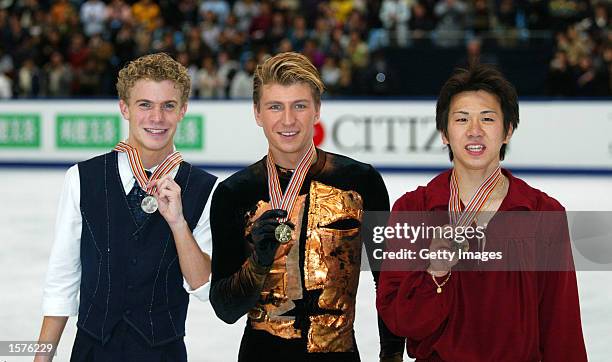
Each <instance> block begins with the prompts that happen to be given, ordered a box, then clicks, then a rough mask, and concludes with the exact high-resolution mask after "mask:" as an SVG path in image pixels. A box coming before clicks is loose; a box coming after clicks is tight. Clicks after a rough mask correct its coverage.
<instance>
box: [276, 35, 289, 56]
mask: <svg viewBox="0 0 612 362" xmlns="http://www.w3.org/2000/svg"><path fill="white" fill-rule="evenodd" d="M291 51H293V45H292V44H291V40H289V39H287V38H283V39H282V40H281V41H280V43H279V44H278V48H277V51H276V52H277V53H286V52H291Z"/></svg>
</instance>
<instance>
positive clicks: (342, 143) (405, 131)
mask: <svg viewBox="0 0 612 362" xmlns="http://www.w3.org/2000/svg"><path fill="white" fill-rule="evenodd" d="M331 138H332V142H333V144H334V146H335V147H336V148H337V149H338V150H339V151H341V152H345V153H349V154H350V153H352V152H366V153H374V152H385V153H404V154H406V153H435V154H438V153H442V152H444V150H443V148H442V147H440V135H439V134H438V131H437V130H436V120H435V118H434V117H431V116H393V115H388V116H387V115H383V116H368V115H366V116H358V115H354V114H346V115H343V116H340V117H338V118H337V119H336V122H334V124H333V126H332V130H331Z"/></svg>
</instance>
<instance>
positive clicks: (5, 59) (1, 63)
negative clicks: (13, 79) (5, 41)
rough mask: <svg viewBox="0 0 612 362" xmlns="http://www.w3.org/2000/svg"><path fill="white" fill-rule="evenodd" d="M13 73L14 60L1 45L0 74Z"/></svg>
mask: <svg viewBox="0 0 612 362" xmlns="http://www.w3.org/2000/svg"><path fill="white" fill-rule="evenodd" d="M12 72H13V58H12V57H11V55H10V54H9V53H7V52H6V51H5V48H4V47H3V46H2V44H0V73H3V74H10V73H12Z"/></svg>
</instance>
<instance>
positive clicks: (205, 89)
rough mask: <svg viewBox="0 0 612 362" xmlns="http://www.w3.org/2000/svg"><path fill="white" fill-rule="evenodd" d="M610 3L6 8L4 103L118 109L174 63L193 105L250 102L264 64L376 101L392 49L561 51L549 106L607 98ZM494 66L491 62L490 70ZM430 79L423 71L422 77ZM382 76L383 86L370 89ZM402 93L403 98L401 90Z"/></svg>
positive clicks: (427, 0)
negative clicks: (130, 66) (309, 68)
mask: <svg viewBox="0 0 612 362" xmlns="http://www.w3.org/2000/svg"><path fill="white" fill-rule="evenodd" d="M610 6H611V4H610V3H609V2H605V1H602V0H599V2H597V0H594V1H588V0H518V1H512V0H469V1H462V0H382V1H376V0H374V1H366V0H303V1H297V0H279V1H255V0H235V1H227V0H204V1H203V0H176V1H175V0H157V1H156V0H139V1H126V0H107V1H102V0H87V1H78V0H55V1H37V0H2V1H0V98H11V97H12V98H36V97H109V96H113V95H115V89H114V84H115V79H116V74H117V71H118V70H119V69H120V68H121V67H122V66H123V65H124V64H125V62H127V61H128V60H131V59H133V58H135V57H138V56H140V55H143V54H146V53H150V52H159V51H163V52H167V53H170V54H171V55H173V56H174V57H176V58H177V59H178V60H179V61H180V62H181V63H182V64H184V65H185V66H186V67H187V68H188V69H189V72H190V74H191V78H192V82H193V84H192V96H193V97H199V98H215V99H225V98H249V97H250V96H251V93H252V84H251V76H252V74H253V71H254V69H255V66H256V64H257V63H258V62H260V61H262V59H264V58H265V57H266V56H268V55H270V54H273V53H276V52H282V51H298V52H302V53H303V54H305V55H306V56H308V57H309V58H310V59H311V60H312V62H313V63H314V64H315V65H316V66H317V67H318V69H319V70H320V71H321V74H322V77H323V80H324V81H325V84H326V85H327V87H328V94H331V95H337V96H353V95H371V94H378V93H376V92H372V91H371V89H372V87H371V86H370V85H369V84H368V81H367V80H366V78H367V79H376V82H378V83H384V82H390V81H392V80H393V77H391V75H392V74H393V72H401V71H402V69H395V70H392V69H386V68H387V63H386V61H385V49H389V48H398V47H399V48H402V47H423V46H427V47H440V48H444V47H465V49H466V59H467V62H468V63H469V62H471V61H477V60H478V59H479V58H480V57H481V48H482V47H483V44H487V46H488V45H489V44H494V45H495V46H496V47H510V48H511V47H516V46H520V45H521V44H523V43H525V42H529V41H531V40H532V39H537V38H542V37H543V38H549V39H556V46H555V49H554V52H553V55H552V56H551V58H552V59H550V70H549V74H548V77H547V84H545V85H542V89H543V94H542V95H552V96H609V95H610V94H611V93H610V89H611V86H610V82H611V80H610V78H611V77H610V74H611V71H612V68H611V67H612V32H611V27H610V20H609V19H610V17H609V13H610ZM482 60H483V61H487V59H482ZM423 66H424V70H426V64H424V65H423ZM372 75H374V77H372ZM400 88H401V86H400Z"/></svg>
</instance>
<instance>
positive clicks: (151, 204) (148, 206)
mask: <svg viewBox="0 0 612 362" xmlns="http://www.w3.org/2000/svg"><path fill="white" fill-rule="evenodd" d="M140 208H141V209H142V211H144V212H146V213H147V214H152V213H154V212H155V211H157V200H156V199H155V197H153V196H151V195H147V196H146V197H145V198H144V199H142V202H141V203H140Z"/></svg>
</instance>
